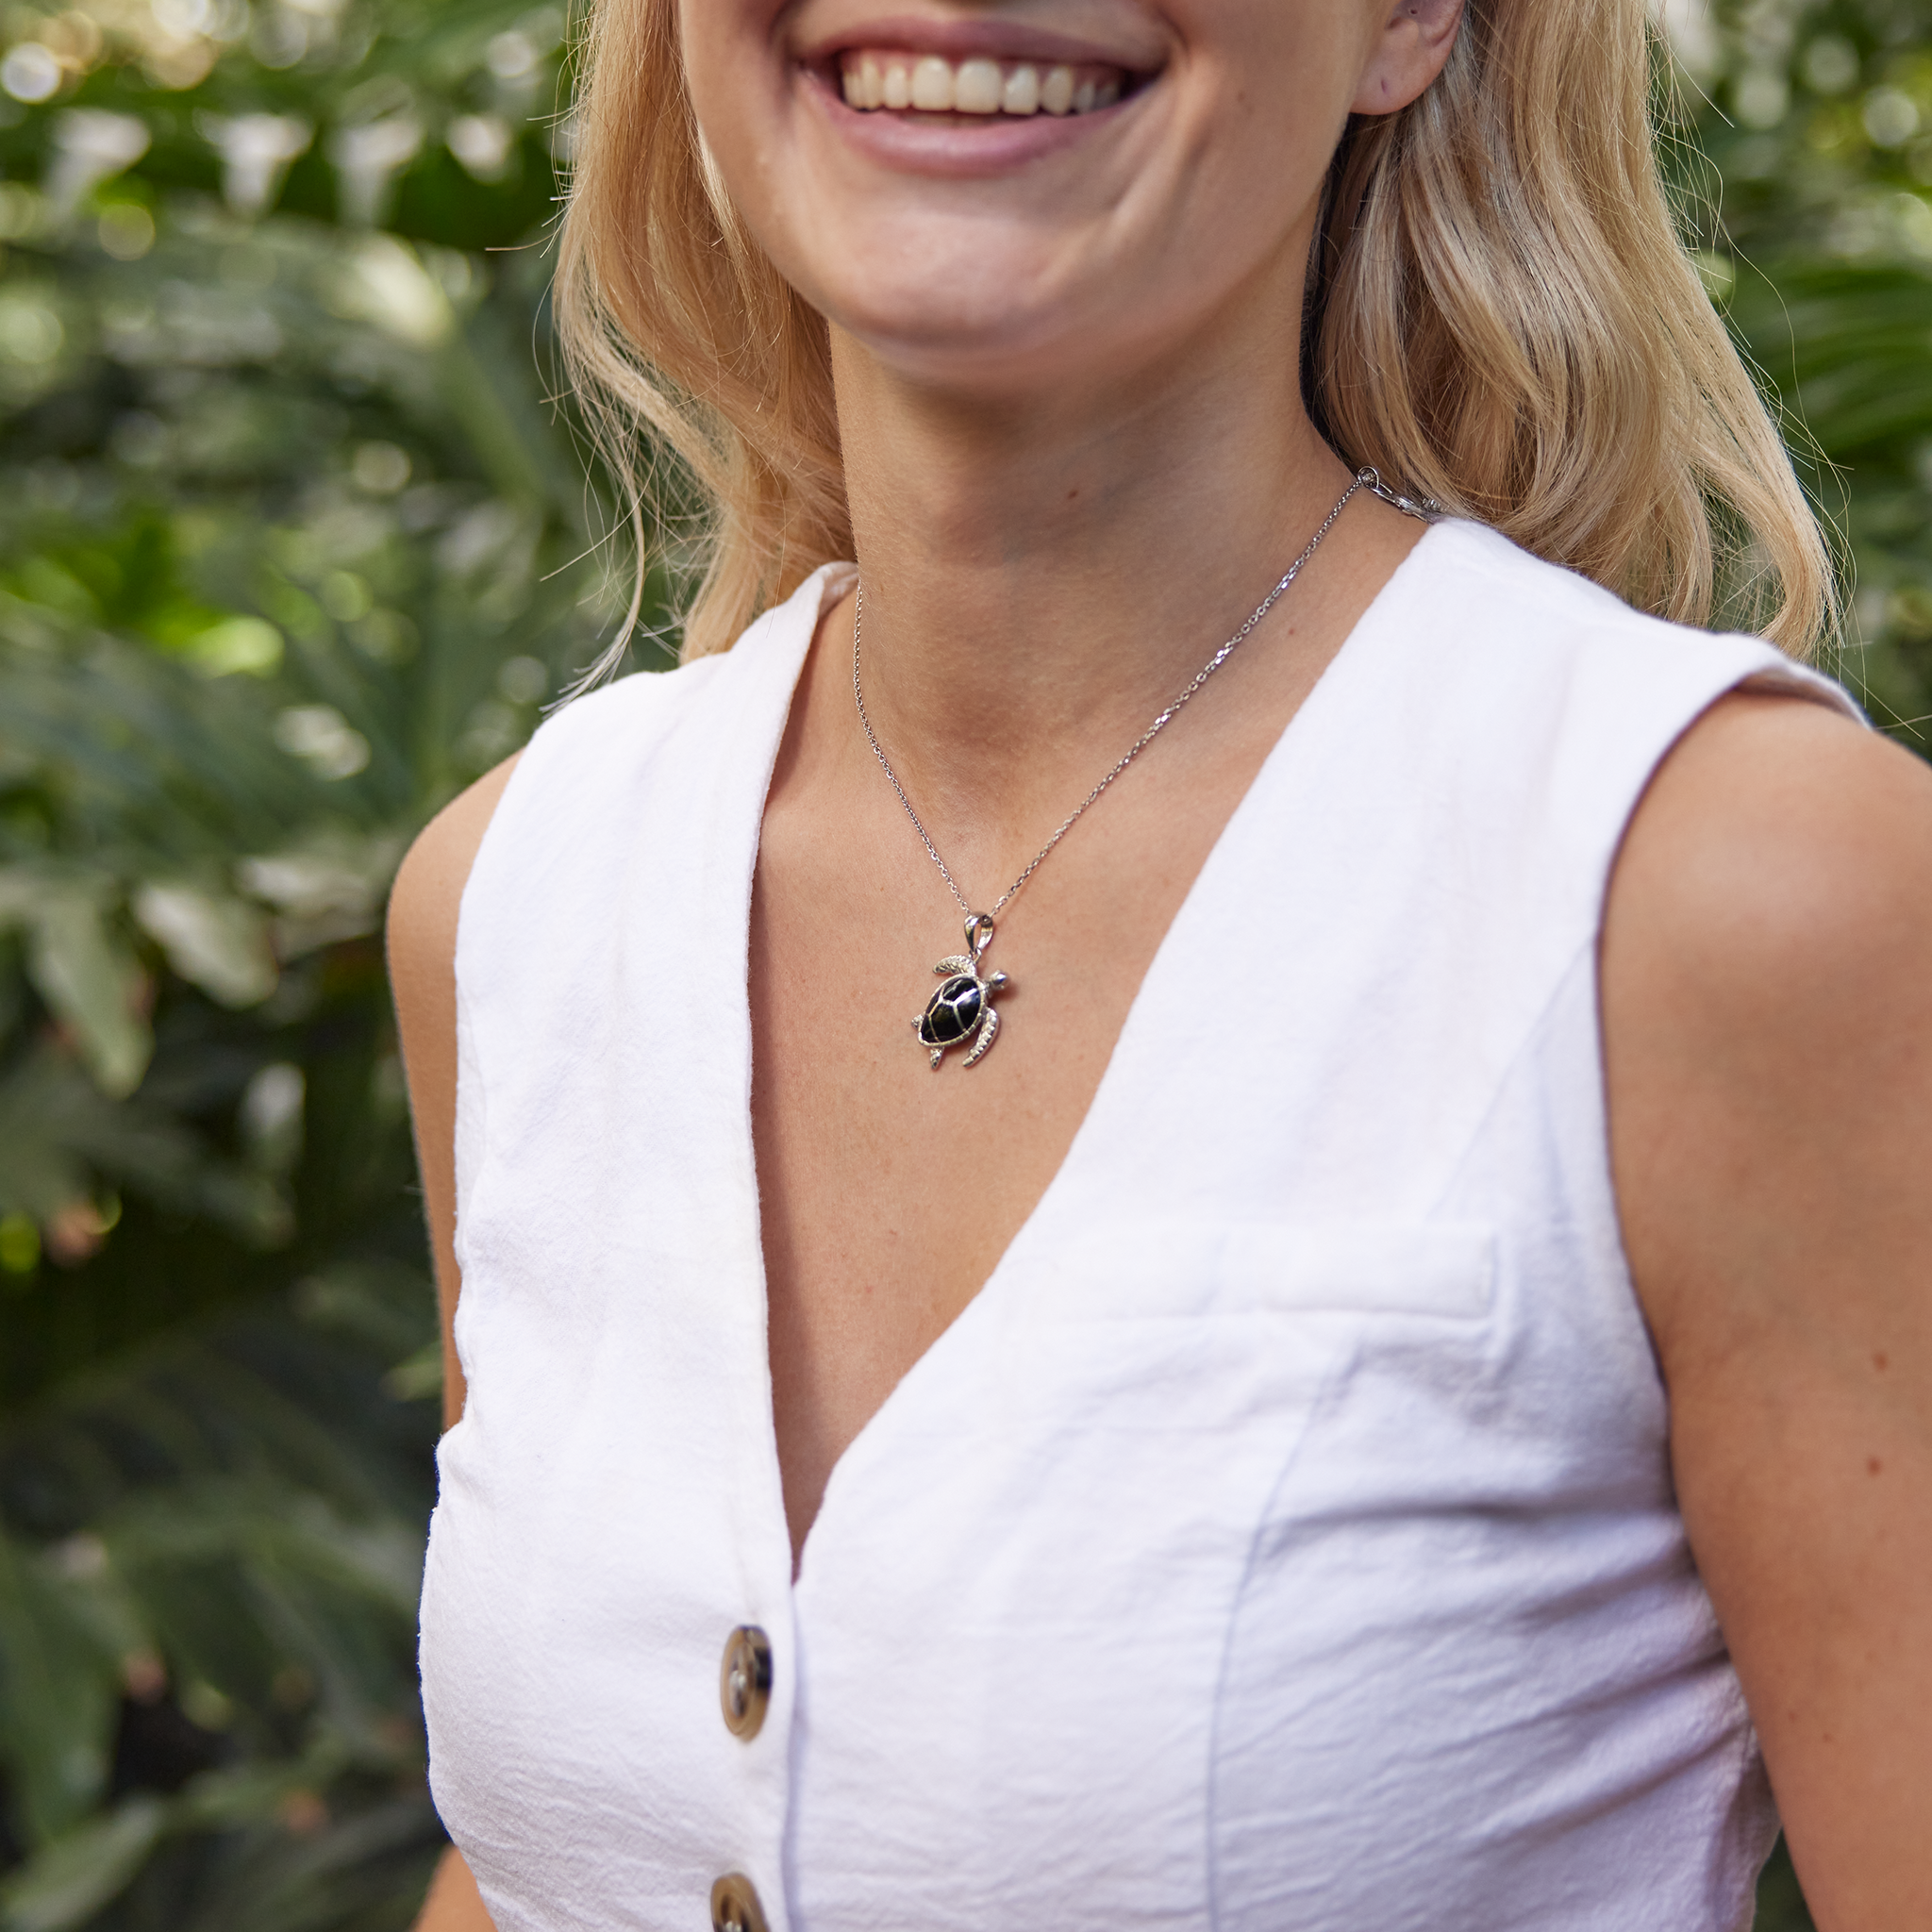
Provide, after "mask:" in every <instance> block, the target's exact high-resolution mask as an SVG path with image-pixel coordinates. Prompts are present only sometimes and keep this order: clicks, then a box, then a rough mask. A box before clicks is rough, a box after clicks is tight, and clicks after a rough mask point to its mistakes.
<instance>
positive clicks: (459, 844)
mask: <svg viewBox="0 0 1932 1932" xmlns="http://www.w3.org/2000/svg"><path fill="white" fill-rule="evenodd" d="M518 756H521V754H519V755H518ZM516 765H517V759H516V758H515V757H512V758H506V759H505V760H504V761H503V763H502V764H500V765H497V766H495V767H494V768H493V769H491V771H489V772H486V773H485V774H483V776H482V777H480V778H478V779H477V780H476V782H475V784H474V785H472V786H471V787H470V788H469V789H468V790H467V791H462V792H459V793H458V795H457V796H456V797H455V798H453V799H451V801H450V802H449V803H448V804H447V805H446V806H444V807H443V808H442V809H441V811H440V812H438V813H437V815H436V816H435V817H434V818H433V819H431V820H430V821H429V823H428V824H426V825H425V826H424V828H423V830H422V831H421V832H420V833H418V834H417V836H416V840H415V842H414V843H413V844H412V845H411V846H410V847H409V849H408V852H407V853H406V854H405V855H404V858H403V862H402V865H401V867H400V868H399V869H398V871H397V873H396V881H395V886H394V888H393V890H392V891H391V893H390V902H389V955H390V973H391V977H392V979H393V980H394V982H395V990H396V1000H397V1003H398V1005H402V1004H405V1003H406V1002H408V1000H409V999H410V998H411V996H412V995H415V994H417V993H419V992H420V991H422V990H423V987H424V983H425V974H439V975H440V974H443V973H446V972H448V971H449V969H450V967H451V964H452V962H453V961H454V959H455V958H456V941H457V913H458V908H460V907H461V905H462V900H463V888H464V886H465V885H467V884H468V883H469V878H470V868H471V867H472V866H473V865H474V864H475V862H476V852H477V849H478V847H480V846H481V844H482V843H483V835H484V833H485V832H487V831H488V830H489V829H490V821H491V818H493V817H494V816H495V813H496V807H497V802H498V801H499V800H500V799H501V798H502V796H503V788H504V787H505V786H506V785H508V783H509V776H510V774H511V773H512V772H513V771H515V770H516Z"/></svg>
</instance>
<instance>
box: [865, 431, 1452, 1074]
mask: <svg viewBox="0 0 1932 1932" xmlns="http://www.w3.org/2000/svg"><path fill="white" fill-rule="evenodd" d="M1358 490H1366V491H1369V492H1370V493H1371V494H1372V495H1374V496H1379V497H1381V498H1382V499H1383V500H1384V501H1385V502H1387V503H1392V504H1393V505H1394V506H1395V507H1396V508H1398V509H1401V510H1404V511H1406V512H1407V514H1409V515H1410V516H1418V517H1424V520H1426V515H1425V512H1426V509H1427V508H1433V507H1434V506H1433V505H1429V506H1418V505H1417V504H1415V503H1413V502H1411V501H1410V500H1409V499H1408V498H1407V497H1406V496H1399V495H1397V494H1396V492H1395V491H1392V490H1391V489H1390V488H1389V487H1388V486H1387V485H1386V484H1385V483H1384V482H1383V481H1382V479H1381V477H1380V476H1379V475H1376V473H1375V472H1374V469H1372V468H1364V469H1361V470H1357V472H1356V475H1355V480H1354V481H1353V482H1352V483H1350V484H1349V486H1348V488H1347V489H1346V490H1344V491H1342V492H1341V495H1340V496H1339V497H1338V498H1337V499H1336V501H1335V508H1333V509H1331V510H1330V511H1329V512H1328V514H1327V515H1326V516H1325V517H1324V518H1323V519H1322V527H1321V528H1320V529H1319V530H1317V531H1316V532H1315V534H1314V535H1313V536H1312V537H1310V538H1309V539H1308V547H1307V549H1306V550H1304V551H1303V552H1302V554H1301V555H1300V556H1299V557H1297V558H1295V560H1294V561H1293V562H1292V563H1291V564H1290V565H1289V567H1288V568H1287V570H1286V571H1284V572H1283V573H1282V575H1281V577H1280V580H1279V581H1278V582H1277V583H1276V584H1275V586H1274V589H1273V590H1272V591H1269V592H1268V594H1267V595H1266V596H1265V597H1263V598H1262V599H1261V601H1260V602H1259V603H1258V604H1257V605H1256V606H1255V608H1254V609H1253V611H1252V612H1250V613H1249V616H1248V621H1247V622H1246V623H1245V624H1243V625H1241V628H1240V629H1239V630H1238V631H1236V632H1235V634H1234V635H1233V636H1232V637H1231V638H1229V639H1228V641H1226V642H1225V643H1224V644H1223V645H1222V647H1221V648H1220V649H1219V650H1218V651H1216V652H1215V654H1214V655H1213V657H1211V658H1208V661H1207V663H1205V664H1204V665H1202V667H1201V668H1200V670H1199V671H1197V672H1196V673H1195V674H1194V676H1193V680H1192V682H1191V683H1190V684H1189V685H1188V686H1187V688H1186V689H1185V690H1184V691H1182V692H1181V693H1180V695H1179V696H1178V697H1176V698H1174V699H1173V700H1171V701H1170V702H1169V704H1168V706H1167V708H1165V709H1164V710H1163V711H1162V712H1161V713H1160V715H1159V716H1158V718H1156V719H1155V721H1154V722H1153V724H1150V725H1148V727H1147V728H1146V730H1145V731H1143V732H1141V735H1140V737H1139V738H1137V739H1136V740H1135V741H1133V743H1132V744H1130V745H1129V746H1128V747H1127V748H1126V750H1125V751H1124V752H1123V753H1122V755H1121V756H1120V758H1118V759H1117V760H1116V761H1115V762H1114V764H1113V766H1112V767H1111V769H1109V770H1108V773H1107V774H1106V776H1105V777H1103V778H1102V779H1101V781H1100V783H1099V784H1097V785H1096V786H1095V787H1094V788H1093V790H1092V791H1090V792H1089V793H1088V794H1087V796H1086V797H1085V798H1083V799H1082V800H1081V801H1080V803H1079V804H1078V805H1076V806H1075V807H1074V808H1073V810H1072V811H1070V812H1069V813H1068V814H1067V816H1066V817H1065V818H1064V819H1062V820H1061V821H1060V824H1059V826H1058V829H1057V830H1056V831H1055V833H1054V835H1053V837H1052V838H1050V839H1049V840H1048V841H1046V843H1045V844H1044V845H1042V846H1041V848H1040V850H1039V851H1038V852H1036V853H1035V854H1034V855H1033V857H1032V858H1031V859H1030V860H1029V861H1028V862H1027V865H1026V869H1025V871H1024V872H1023V873H1022V874H1020V876H1019V877H1018V878H1016V879H1015V880H1014V881H1013V883H1012V884H1011V885H1010V886H1008V888H1007V890H1006V891H1004V892H1002V893H1001V894H1000V896H999V897H998V898H997V899H996V900H994V901H993V907H992V910H991V912H975V911H974V909H973V908H972V906H971V905H969V904H968V903H967V899H966V895H965V893H963V892H962V891H960V890H959V883H958V880H957V879H956V878H954V876H953V874H952V872H951V871H950V869H949V868H948V867H947V865H946V861H945V860H944V859H943V858H941V857H940V852H939V847H938V846H937V845H935V844H934V843H933V842H932V835H931V834H930V833H929V832H928V831H927V830H926V829H925V826H924V824H923V823H922V821H921V819H920V816H919V814H918V813H917V812H916V811H914V810H913V808H912V801H911V800H910V799H909V798H908V797H907V796H906V788H905V787H904V786H903V785H901V784H900V782H899V774H897V773H896V772H894V771H893V770H892V764H891V759H890V758H887V757H886V754H885V749H884V747H883V746H882V745H881V744H880V743H879V741H878V739H877V738H876V736H874V732H873V728H872V720H871V719H870V718H868V717H867V716H866V714H865V691H864V689H863V688H862V687H861V685H860V684H859V681H858V647H859V639H860V636H861V635H862V633H863V630H864V625H865V586H864V585H863V584H862V583H861V584H860V585H859V587H858V605H857V608H855V609H854V611H853V614H852V700H853V702H854V704H856V705H857V706H858V723H859V728H860V729H861V730H863V731H864V733H865V741H866V742H867V743H868V744H869V745H871V746H872V755H873V757H874V758H877V759H878V761H879V769H880V770H881V771H882V772H884V773H885V774H886V776H887V778H888V779H889V780H890V781H891V787H892V790H893V791H895V792H896V793H897V794H898V797H899V803H900V804H901V805H903V806H904V807H905V808H906V816H907V817H908V819H910V820H911V821H912V828H913V830H914V831H916V832H917V833H918V834H919V837H920V841H921V843H923V844H924V847H925V849H926V852H927V853H928V854H929V855H930V857H931V858H932V862H933V863H934V864H935V865H936V866H938V867H939V869H940V876H941V878H942V879H944V880H945V882H946V886H947V889H948V890H949V891H951V892H952V895H953V897H954V898H955V899H956V900H957V901H958V907H959V910H960V911H961V912H963V913H964V914H965V915H966V947H967V950H966V951H965V952H963V953H953V954H949V955H948V956H947V957H946V958H943V959H941V960H940V961H939V963H938V964H937V965H936V966H934V968H933V969H932V970H933V971H934V972H935V973H938V974H943V975H944V976H945V983H944V985H942V986H941V988H940V990H939V991H937V992H936V993H934V994H933V996H932V998H931V999H930V1000H929V1001H927V1002H926V1008H925V1011H924V1013H922V1014H921V1015H920V1016H919V1018H918V1019H916V1020H915V1021H913V1023H912V1030H913V1031H914V1032H915V1033H916V1034H917V1035H918V1036H919V1043H920V1045H921V1046H922V1047H924V1049H925V1051H926V1052H927V1053H928V1054H929V1055H930V1056H931V1058H932V1064H933V1067H934V1069H935V1070H937V1069H938V1067H939V1064H940V1062H941V1060H942V1059H943V1058H945V1055H946V1049H947V1048H948V1047H949V1046H959V1045H962V1044H964V1042H965V1041H966V1040H967V1038H968V1037H969V1036H972V1038H973V1046H972V1050H971V1051H970V1052H969V1053H968V1054H967V1056H966V1064H967V1065H968V1066H969V1067H970V1066H972V1065H973V1064H974V1062H975V1061H976V1060H978V1059H979V1058H981V1056H982V1055H984V1054H985V1052H986V1050H987V1048H988V1047H990V1046H991V1044H992V1043H993V1041H995V1040H996V1039H997V1038H998V1037H999V1030H1000V1016H999V1014H998V1013H997V1012H995V1011H994V1010H993V1004H992V1003H993V996H994V995H995V994H996V993H1001V992H1004V991H1006V990H1007V988H1008V986H1009V985H1011V983H1012V982H1011V981H1010V980H1008V977H1007V975H1006V974H1004V973H993V974H981V973H980V971H979V961H980V958H981V957H982V956H983V955H984V954H985V952H986V949H987V947H988V946H990V945H991V944H992V935H993V921H994V920H995V919H996V918H997V917H998V916H999V915H1000V914H1001V913H1002V912H1004V911H1005V910H1006V909H1007V908H1008V906H1009V905H1011V904H1012V902H1013V898H1014V895H1015V894H1016V893H1018V891H1019V890H1020V888H1021V887H1022V886H1024V884H1025V883H1026V881H1027V880H1028V879H1030V878H1031V877H1032V876H1033V874H1035V873H1036V872H1038V871H1039V870H1040V867H1041V862H1042V861H1043V860H1044V859H1045V858H1046V856H1047V854H1048V853H1049V852H1051V851H1052V850H1053V848H1054V847H1055V846H1056V845H1058V843H1059V842H1060V841H1061V840H1062V839H1064V838H1065V837H1066V836H1067V834H1068V833H1069V832H1071V831H1072V830H1073V829H1074V826H1075V825H1076V824H1078V823H1079V822H1080V819H1081V816H1082V815H1083V814H1084V813H1085V812H1086V810H1087V808H1088V807H1089V806H1091V805H1092V804H1093V803H1094V802H1095V800H1097V799H1098V798H1099V796H1100V794H1101V793H1102V792H1103V791H1106V790H1107V788H1108V786H1109V785H1111V784H1112V783H1113V781H1114V780H1115V779H1116V778H1118V777H1119V776H1120V774H1122V773H1123V772H1124V771H1125V770H1126V769H1127V767H1128V766H1129V765H1131V764H1132V763H1133V762H1134V760H1135V759H1136V758H1139V757H1140V756H1141V753H1142V752H1143V751H1145V750H1146V749H1147V747H1148V746H1149V745H1150V744H1152V743H1153V742H1154V741H1155V740H1156V739H1157V738H1158V737H1159V736H1160V734H1161V733H1162V732H1163V731H1165V730H1166V729H1167V727H1168V726H1169V725H1170V724H1172V723H1173V722H1174V716H1175V714H1176V713H1177V712H1178V711H1179V710H1180V708H1181V707H1182V706H1183V705H1185V704H1186V703H1187V702H1188V700H1189V699H1190V698H1191V697H1192V696H1193V695H1194V694H1195V692H1197V691H1199V690H1200V689H1201V687H1202V686H1203V685H1204V684H1206V683H1207V682H1208V679H1209V678H1210V677H1212V676H1213V675H1214V674H1215V673H1216V672H1217V671H1219V670H1220V669H1221V667H1222V666H1223V665H1224V664H1225V663H1226V662H1227V660H1228V659H1229V658H1231V657H1233V656H1234V653H1235V650H1236V648H1237V647H1238V646H1239V645H1240V644H1241V641H1242V640H1243V639H1245V638H1246V637H1247V635H1248V633H1249V632H1250V631H1251V630H1253V629H1254V627H1255V626H1256V625H1257V624H1259V623H1260V621H1261V620H1262V619H1263V618H1264V617H1266V616H1267V615H1268V613H1269V612H1270V611H1271V610H1272V609H1274V605H1275V602H1276V600H1277V599H1278V598H1279V597H1280V595H1281V593H1282V592H1283V591H1286V590H1287V589H1288V587H1289V585H1291V583H1293V582H1294V580H1295V578H1296V577H1298V576H1299V575H1301V574H1302V568H1303V566H1304V565H1305V564H1306V563H1307V560H1308V558H1311V557H1312V556H1314V554H1315V551H1316V548H1317V546H1318V545H1319V544H1320V543H1321V541H1322V539H1323V538H1324V537H1325V536H1326V535H1327V534H1328V532H1329V531H1330V530H1331V529H1332V528H1333V527H1334V526H1335V520H1336V518H1337V517H1339V516H1340V515H1341V512H1342V511H1343V510H1344V509H1346V508H1348V501H1349V498H1350V497H1352V496H1353V495H1354V494H1355V493H1356V491H1358Z"/></svg>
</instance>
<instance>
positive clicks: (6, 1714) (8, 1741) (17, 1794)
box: [0, 1533, 120, 1845]
mask: <svg viewBox="0 0 1932 1932" xmlns="http://www.w3.org/2000/svg"><path fill="white" fill-rule="evenodd" d="M119 1706H120V1682H119V1675H118V1671H117V1659H116V1658H115V1657H114V1656H113V1655H112V1654H111V1653H109V1652H106V1651H104V1650H103V1649H102V1648H101V1647H100V1645H99V1644H98V1643H97V1642H96V1641H92V1632H91V1631H90V1629H89V1627H88V1625H87V1624H85V1623H84V1622H82V1621H81V1620H80V1619H78V1618H77V1617H76V1616H75V1606H74V1605H73V1603H72V1602H71V1601H70V1600H69V1593H68V1592H66V1591H62V1590H61V1589H59V1588H58V1584H57V1583H56V1582H55V1580H54V1579H53V1578H51V1577H50V1576H49V1575H48V1574H46V1573H45V1570H44V1569H43V1567H42V1565H40V1564H38V1563H36V1562H35V1561H34V1560H33V1559H32V1558H30V1557H28V1555H27V1553H26V1552H25V1550H23V1549H22V1548H21V1547H20V1546H19V1545H18V1544H17V1543H16V1542H14V1541H12V1540H11V1539H10V1538H8V1536H6V1535H5V1534H4V1533H0V1763H4V1764H5V1766H6V1768H7V1773H8V1783H9V1784H10V1786H11V1787H12V1790H13V1794H14V1800H15V1805H16V1809H17V1813H18V1822H19V1824H20V1825H21V1827H22V1828H23V1830H24V1832H25V1837H26V1839H27V1841H28V1842H29V1843H30V1844H35V1845H44V1844H46V1843H48V1842H49V1841H50V1840H53V1839H55V1838H56V1837H57V1835H58V1834H60V1833H62V1832H64V1831H66V1830H67V1829H68V1828H69V1827H70V1826H72V1825H74V1824H75V1823H76V1822H77V1821H78V1820H79V1819H81V1818H83V1817H84V1816H85V1815H86V1814H87V1812H88V1810H89V1809H90V1808H91V1807H92V1805H93V1804H94V1802H95V1800H96V1799H97V1798H98V1797H99V1795H100V1792H101V1790H102V1787H103V1785H104V1784H105V1782H106V1779H107V1774H108V1752H109V1748H110V1746H111V1744H112V1741H113V1728H114V1720H115V1715H116V1712H117V1711H118V1709H119Z"/></svg>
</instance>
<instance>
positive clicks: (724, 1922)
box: [711, 1872, 767, 1932]
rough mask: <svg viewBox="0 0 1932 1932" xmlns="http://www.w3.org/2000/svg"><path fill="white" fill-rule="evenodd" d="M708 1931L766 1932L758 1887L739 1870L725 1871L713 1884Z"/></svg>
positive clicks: (763, 1910)
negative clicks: (709, 1928) (709, 1927)
mask: <svg viewBox="0 0 1932 1932" xmlns="http://www.w3.org/2000/svg"><path fill="white" fill-rule="evenodd" d="M711 1932H767V1928H766V1925H765V1908H764V1907H762V1906H761V1905H759V1904H758V1888H757V1887H756V1886H755V1885H754V1884H753V1883H752V1882H751V1880H750V1879H749V1878H747V1877H746V1876H745V1875H744V1874H743V1873H742V1872H727V1873H725V1874H724V1877H722V1878H721V1879H719V1881H718V1882H717V1884H716V1885H714V1886H712V1888H711Z"/></svg>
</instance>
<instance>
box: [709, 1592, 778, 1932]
mask: <svg viewBox="0 0 1932 1932" xmlns="http://www.w3.org/2000/svg"><path fill="white" fill-rule="evenodd" d="M718 1696H719V1698H720V1700H721V1701H722V1702H723V1704H724V1724H725V1728H726V1729H727V1730H729V1731H730V1733H731V1735H732V1736H733V1737H735V1738H756V1737H757V1736H758V1726H759V1725H760V1724H763V1723H764V1721H765V1707H766V1705H768V1704H769V1703H771V1701H772V1640H771V1639H770V1638H769V1637H767V1636H766V1635H765V1633H764V1632H763V1631H762V1630H760V1629H759V1628H758V1625H757V1624H740V1625H739V1626H738V1628H737V1629H736V1630H734V1631H733V1632H732V1633H731V1635H730V1637H729V1639H728V1640H727V1641H726V1642H725V1645H724V1667H723V1669H722V1670H721V1671H720V1672H719V1675H718ZM719 1883H720V1884H723V1883H724V1881H723V1880H722V1879H721V1880H720V1881H719ZM758 1923H759V1924H763V1923H764V1922H763V1921H762V1920H760V1921H758Z"/></svg>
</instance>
